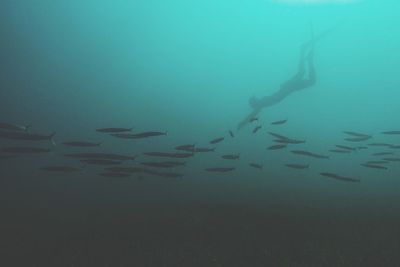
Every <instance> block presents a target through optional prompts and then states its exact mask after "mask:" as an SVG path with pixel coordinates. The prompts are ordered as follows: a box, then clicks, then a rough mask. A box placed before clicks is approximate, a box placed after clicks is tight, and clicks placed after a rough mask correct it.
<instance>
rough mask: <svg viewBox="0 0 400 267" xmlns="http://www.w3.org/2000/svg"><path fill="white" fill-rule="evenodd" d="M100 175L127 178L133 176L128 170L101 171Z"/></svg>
mask: <svg viewBox="0 0 400 267" xmlns="http://www.w3.org/2000/svg"><path fill="white" fill-rule="evenodd" d="M99 175H100V176H103V177H109V178H125V177H129V176H131V175H130V174H129V173H126V172H102V173H99Z"/></svg>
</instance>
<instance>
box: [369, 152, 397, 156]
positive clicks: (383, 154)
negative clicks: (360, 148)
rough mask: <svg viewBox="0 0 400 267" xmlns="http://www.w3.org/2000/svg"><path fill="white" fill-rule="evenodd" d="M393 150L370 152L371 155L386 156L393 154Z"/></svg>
mask: <svg viewBox="0 0 400 267" xmlns="http://www.w3.org/2000/svg"><path fill="white" fill-rule="evenodd" d="M393 154H394V153H393V152H377V153H374V154H372V155H373V156H386V155H393Z"/></svg>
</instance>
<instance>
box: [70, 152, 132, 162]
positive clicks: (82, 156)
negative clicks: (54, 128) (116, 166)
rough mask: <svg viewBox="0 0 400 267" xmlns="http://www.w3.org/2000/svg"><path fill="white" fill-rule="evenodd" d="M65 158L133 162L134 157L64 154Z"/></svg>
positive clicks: (109, 154)
mask: <svg viewBox="0 0 400 267" xmlns="http://www.w3.org/2000/svg"><path fill="white" fill-rule="evenodd" d="M64 156H65V157H70V158H83V159H85V158H87V159H106V160H118V161H124V160H135V158H136V156H125V155H120V154H111V153H72V154H64Z"/></svg>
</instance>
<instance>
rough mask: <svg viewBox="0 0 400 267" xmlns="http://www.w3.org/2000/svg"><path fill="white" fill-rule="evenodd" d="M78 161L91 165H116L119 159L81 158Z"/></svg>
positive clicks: (119, 162)
mask: <svg viewBox="0 0 400 267" xmlns="http://www.w3.org/2000/svg"><path fill="white" fill-rule="evenodd" d="M80 162H82V163H85V164H91V165H118V164H121V163H122V162H121V161H118V160H111V159H81V160H80Z"/></svg>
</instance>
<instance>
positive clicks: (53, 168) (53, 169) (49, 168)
mask: <svg viewBox="0 0 400 267" xmlns="http://www.w3.org/2000/svg"><path fill="white" fill-rule="evenodd" d="M41 169H42V170H44V171H50V172H66V173H69V172H76V171H79V169H77V168H74V167H70V166H45V167H42V168H41Z"/></svg>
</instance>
